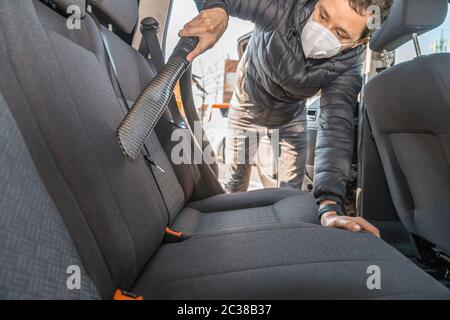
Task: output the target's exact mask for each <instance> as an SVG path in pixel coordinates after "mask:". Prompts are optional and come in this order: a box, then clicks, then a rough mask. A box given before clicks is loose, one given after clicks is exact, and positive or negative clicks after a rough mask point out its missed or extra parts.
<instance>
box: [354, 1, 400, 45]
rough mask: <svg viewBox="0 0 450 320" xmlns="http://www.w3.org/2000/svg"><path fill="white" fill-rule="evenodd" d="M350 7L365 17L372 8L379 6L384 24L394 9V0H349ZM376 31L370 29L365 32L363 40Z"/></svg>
mask: <svg viewBox="0 0 450 320" xmlns="http://www.w3.org/2000/svg"><path fill="white" fill-rule="evenodd" d="M348 2H349V4H350V7H351V8H352V9H353V10H355V11H356V12H357V13H359V14H360V15H363V14H364V13H365V12H366V11H367V9H368V8H369V7H370V6H378V7H379V8H380V12H381V23H383V22H384V21H385V20H386V18H387V16H388V14H389V11H390V9H391V7H392V4H393V2H394V0H348ZM374 31H376V30H371V29H369V28H366V30H365V31H364V32H363V35H362V38H365V37H368V36H370V35H371V34H372V33H373V32H374Z"/></svg>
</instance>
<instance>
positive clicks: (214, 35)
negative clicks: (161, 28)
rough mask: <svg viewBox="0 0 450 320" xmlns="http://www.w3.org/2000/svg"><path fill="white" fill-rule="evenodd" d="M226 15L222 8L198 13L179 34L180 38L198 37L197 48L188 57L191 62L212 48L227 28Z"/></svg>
mask: <svg viewBox="0 0 450 320" xmlns="http://www.w3.org/2000/svg"><path fill="white" fill-rule="evenodd" d="M228 20H229V18H228V14H227V12H226V11H225V10H224V9H222V8H213V9H207V10H203V11H201V12H200V14H199V15H198V16H197V17H196V18H194V20H192V21H191V22H189V23H187V24H186V25H185V26H184V28H183V30H181V31H180V32H179V34H178V35H179V36H180V37H198V38H199V39H200V41H199V43H198V45H197V47H196V48H195V49H194V51H192V52H191V53H190V54H189V55H188V56H187V60H188V61H189V62H192V60H194V59H195V58H196V57H198V56H199V55H201V54H202V53H203V52H205V51H206V50H208V49H211V48H212V47H214V45H215V44H216V43H217V41H219V39H220V38H221V37H222V35H223V34H224V32H225V30H227V27H228Z"/></svg>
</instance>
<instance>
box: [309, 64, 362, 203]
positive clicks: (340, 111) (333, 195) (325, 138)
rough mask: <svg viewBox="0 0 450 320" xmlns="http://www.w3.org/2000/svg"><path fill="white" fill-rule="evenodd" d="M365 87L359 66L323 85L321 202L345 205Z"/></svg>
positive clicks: (317, 184)
mask: <svg viewBox="0 0 450 320" xmlns="http://www.w3.org/2000/svg"><path fill="white" fill-rule="evenodd" d="M361 87H362V76H361V69H360V67H355V68H352V69H350V70H349V71H347V72H346V73H344V74H342V75H340V76H338V77H337V78H336V79H334V80H332V81H331V82H330V83H328V84H327V85H326V86H325V87H324V88H322V97H321V115H320V125H319V131H318V136H317V144H316V159H315V177H314V195H315V197H316V198H317V201H318V202H321V201H323V200H333V201H336V202H338V203H340V204H342V203H343V202H344V200H345V197H346V193H347V183H348V181H349V179H350V173H351V164H352V158H353V149H354V131H355V130H354V114H355V108H356V105H357V99H358V95H359V93H360V91H361Z"/></svg>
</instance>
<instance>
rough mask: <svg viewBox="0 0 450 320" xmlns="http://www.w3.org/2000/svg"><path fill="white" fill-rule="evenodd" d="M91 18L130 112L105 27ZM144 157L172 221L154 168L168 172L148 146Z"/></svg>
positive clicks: (144, 151)
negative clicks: (152, 155)
mask: <svg viewBox="0 0 450 320" xmlns="http://www.w3.org/2000/svg"><path fill="white" fill-rule="evenodd" d="M91 16H92V19H93V20H94V22H95V23H96V25H97V28H98V30H99V32H100V37H101V39H102V42H103V46H104V48H105V51H106V55H107V56H108V61H109V64H110V65H111V68H112V69H113V77H114V81H115V83H116V84H117V87H118V89H119V93H120V95H121V97H122V100H123V102H124V104H125V107H126V108H127V110H128V111H130V105H129V103H128V100H127V98H126V97H125V93H124V91H123V89H122V86H121V85H120V80H119V74H118V69H117V66H116V63H115V61H114V57H113V55H112V51H111V46H110V45H109V41H108V38H107V36H106V34H105V32H104V31H103V27H102V25H101V23H100V21H98V19H97V17H96V16H94V15H91ZM142 155H143V157H144V160H145V162H146V163H147V166H148V167H149V169H150V173H151V174H152V176H153V179H154V180H155V182H156V186H157V187H158V191H159V193H160V194H161V198H162V199H163V202H164V207H165V209H166V211H167V214H168V216H169V219H170V215H171V212H170V211H169V206H168V205H167V201H166V197H165V194H164V193H163V192H162V189H161V186H160V182H159V179H158V177H159V175H158V174H155V172H154V171H153V168H157V169H158V170H159V171H161V172H162V173H166V172H165V171H164V169H163V168H161V167H160V166H159V165H158V164H157V163H156V162H155V161H154V160H153V159H152V157H151V156H150V152H149V150H148V148H147V145H144V148H143V150H142Z"/></svg>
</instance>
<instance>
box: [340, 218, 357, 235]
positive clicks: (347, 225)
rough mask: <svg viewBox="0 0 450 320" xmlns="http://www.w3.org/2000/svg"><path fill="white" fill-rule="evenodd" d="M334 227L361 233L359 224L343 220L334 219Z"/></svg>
mask: <svg viewBox="0 0 450 320" xmlns="http://www.w3.org/2000/svg"><path fill="white" fill-rule="evenodd" d="M334 226H335V227H336V228H339V229H345V230H348V231H353V232H359V231H361V226H360V225H359V224H357V223H355V222H353V221H351V220H350V219H345V218H340V219H339V218H338V219H336V221H335V223H334Z"/></svg>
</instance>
